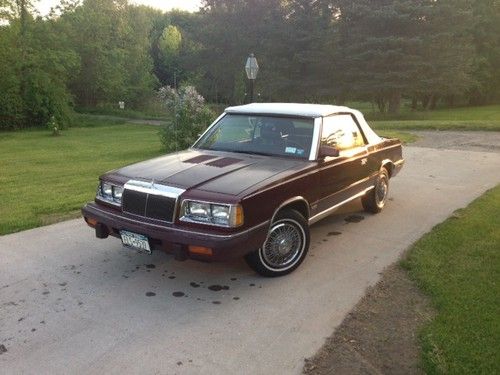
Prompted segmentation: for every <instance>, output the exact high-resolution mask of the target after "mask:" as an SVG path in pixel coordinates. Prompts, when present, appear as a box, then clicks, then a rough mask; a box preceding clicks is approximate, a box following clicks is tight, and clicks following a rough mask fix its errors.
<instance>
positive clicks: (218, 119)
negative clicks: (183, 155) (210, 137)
mask: <svg viewBox="0 0 500 375" xmlns="http://www.w3.org/2000/svg"><path fill="white" fill-rule="evenodd" d="M225 115H226V112H222V114H221V115H220V116H219V117H217V118H216V119H215V121H214V122H212V123H211V124H210V125H209V126H208V128H206V129H205V131H204V132H203V133H201V135H200V136H199V137H198V139H197V140H196V142H194V143H193V145H192V146H191V147H190V148H196V144H197V143H198V142H199V141H200V139H202V138H203V137H204V136H205V134H206V133H207V132H208V131H209V130H210V129H211V128H212V126H214V125H215V124H217V123H218V122H219V121H220V120H221V119H222V118H223V117H224V116H225ZM207 151H210V150H207Z"/></svg>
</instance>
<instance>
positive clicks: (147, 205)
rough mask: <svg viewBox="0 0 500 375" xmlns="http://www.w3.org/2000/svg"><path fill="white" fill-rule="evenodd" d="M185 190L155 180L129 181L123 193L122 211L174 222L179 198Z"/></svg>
mask: <svg viewBox="0 0 500 375" xmlns="http://www.w3.org/2000/svg"><path fill="white" fill-rule="evenodd" d="M183 192H184V190H183V189H178V188H175V187H171V186H166V185H158V184H155V183H154V182H145V181H135V180H131V181H128V182H127V183H126V184H125V186H124V190H123V195H122V211H123V212H126V213H130V214H134V215H139V216H143V217H148V218H151V219H156V220H162V221H166V222H169V223H171V222H173V221H174V219H175V211H176V207H177V199H178V197H179V195H181V194H182V193H183Z"/></svg>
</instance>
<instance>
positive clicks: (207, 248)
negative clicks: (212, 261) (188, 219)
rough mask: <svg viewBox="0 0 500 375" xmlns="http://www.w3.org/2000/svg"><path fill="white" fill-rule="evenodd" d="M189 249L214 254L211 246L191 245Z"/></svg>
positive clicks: (202, 253) (192, 251) (200, 253)
mask: <svg viewBox="0 0 500 375" xmlns="http://www.w3.org/2000/svg"><path fill="white" fill-rule="evenodd" d="M188 249H189V252H190V253H193V254H198V255H209V256H211V255H213V251H212V249H211V248H209V247H204V246H193V245H189V246H188Z"/></svg>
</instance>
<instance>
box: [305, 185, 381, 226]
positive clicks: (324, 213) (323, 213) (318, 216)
mask: <svg viewBox="0 0 500 375" xmlns="http://www.w3.org/2000/svg"><path fill="white" fill-rule="evenodd" d="M373 188H374V186H370V187H369V188H366V189H365V190H363V191H362V192H360V193H358V194H356V195H353V196H352V197H350V198H348V199H346V200H344V201H342V202H340V203H337V204H336V205H334V206H332V207H330V208H327V209H326V210H324V211H321V212H320V213H317V214H316V215H314V216H313V217H311V218H310V219H309V225H312V224H314V223H316V222H318V221H319V220H321V219H324V218H325V217H327V216H328V215H330V214H331V213H332V212H333V211H335V210H336V209H337V208H339V207H340V206H342V205H344V204H346V203H349V202H351V201H353V200H354V199H356V198H359V197H362V196H363V195H365V194H366V193H367V192H369V191H370V190H371V189H373Z"/></svg>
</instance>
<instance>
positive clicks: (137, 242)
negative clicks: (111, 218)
mask: <svg viewBox="0 0 500 375" xmlns="http://www.w3.org/2000/svg"><path fill="white" fill-rule="evenodd" d="M120 235H121V237H122V243H123V246H127V247H131V248H133V249H136V250H139V251H143V252H145V253H148V254H151V248H150V247H149V240H148V238H147V237H146V236H143V235H142V234H137V233H132V232H128V231H126V230H122V231H120Z"/></svg>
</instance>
